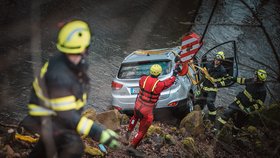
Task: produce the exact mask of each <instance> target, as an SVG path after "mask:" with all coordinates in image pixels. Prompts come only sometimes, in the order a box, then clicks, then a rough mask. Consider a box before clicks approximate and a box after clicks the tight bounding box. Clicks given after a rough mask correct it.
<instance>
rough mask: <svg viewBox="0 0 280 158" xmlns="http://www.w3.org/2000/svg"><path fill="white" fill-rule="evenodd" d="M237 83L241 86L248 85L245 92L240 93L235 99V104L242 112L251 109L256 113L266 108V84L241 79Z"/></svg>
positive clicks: (251, 79)
mask: <svg viewBox="0 0 280 158" xmlns="http://www.w3.org/2000/svg"><path fill="white" fill-rule="evenodd" d="M237 81H239V82H238V83H240V84H245V85H246V87H245V89H244V91H242V92H240V93H239V94H238V95H237V96H236V99H235V102H236V103H237V104H238V105H239V107H240V108H241V109H242V110H243V109H244V108H250V109H251V110H252V111H254V110H258V109H260V108H262V107H264V101H265V98H266V89H265V87H264V83H262V82H256V81H255V79H253V78H250V79H245V78H239V79H238V80H237Z"/></svg>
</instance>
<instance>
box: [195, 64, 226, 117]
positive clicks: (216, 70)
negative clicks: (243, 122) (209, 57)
mask: <svg viewBox="0 0 280 158" xmlns="http://www.w3.org/2000/svg"><path fill="white" fill-rule="evenodd" d="M205 67H206V69H207V70H208V73H209V75H210V76H211V77H212V78H213V79H214V81H211V80H210V79H209V78H207V77H206V78H205V80H204V81H203V83H202V85H203V87H202V99H200V100H199V101H198V104H199V105H200V107H201V109H203V108H204V107H205V104H207V107H208V110H209V113H208V119H209V120H210V121H212V122H214V121H215V119H216V113H217V112H216V106H215V104H214V102H215V100H216V95H217V92H218V88H219V87H223V86H225V85H226V82H225V81H224V80H226V79H227V77H228V74H227V72H226V69H225V68H224V66H223V65H221V64H220V65H218V66H217V67H215V66H214V63H207V64H206V65H205Z"/></svg>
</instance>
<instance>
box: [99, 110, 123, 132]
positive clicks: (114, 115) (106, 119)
mask: <svg viewBox="0 0 280 158" xmlns="http://www.w3.org/2000/svg"><path fill="white" fill-rule="evenodd" d="M120 117H121V114H120V113H119V112H118V110H109V111H105V112H102V113H99V114H97V115H96V120H97V121H98V122H99V123H101V124H103V125H104V126H105V127H106V128H109V129H112V130H118V129H120V127H121V125H120Z"/></svg>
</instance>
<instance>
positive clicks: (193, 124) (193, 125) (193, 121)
mask: <svg viewBox="0 0 280 158" xmlns="http://www.w3.org/2000/svg"><path fill="white" fill-rule="evenodd" d="M183 127H184V128H185V129H186V131H187V132H189V133H191V134H192V135H194V136H196V135H199V134H201V133H203V132H204V128H203V119H202V114H201V111H192V112H191V113H189V114H188V115H187V116H185V117H184V118H183V120H182V121H181V123H180V128H183Z"/></svg>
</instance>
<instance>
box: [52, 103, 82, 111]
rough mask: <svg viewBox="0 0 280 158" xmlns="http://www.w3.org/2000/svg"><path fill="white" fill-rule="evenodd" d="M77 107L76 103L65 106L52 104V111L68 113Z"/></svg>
mask: <svg viewBox="0 0 280 158" xmlns="http://www.w3.org/2000/svg"><path fill="white" fill-rule="evenodd" d="M76 107H77V102H73V103H69V104H65V105H55V104H52V109H53V110H55V111H68V110H74V109H76Z"/></svg>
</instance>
